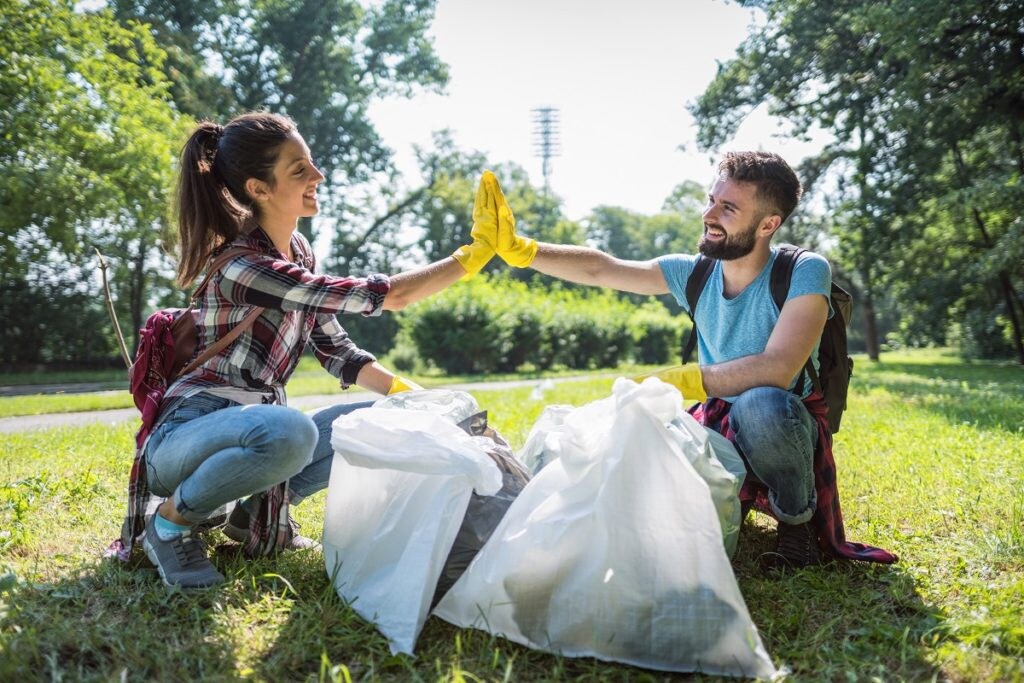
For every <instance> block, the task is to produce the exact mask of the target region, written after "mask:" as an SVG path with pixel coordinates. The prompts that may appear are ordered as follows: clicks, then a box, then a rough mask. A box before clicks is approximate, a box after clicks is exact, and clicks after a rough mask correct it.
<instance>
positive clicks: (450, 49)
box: [370, 0, 818, 220]
mask: <svg viewBox="0 0 1024 683" xmlns="http://www.w3.org/2000/svg"><path fill="white" fill-rule="evenodd" d="M760 20H761V17H760V15H759V14H757V13H754V12H753V11H751V10H746V9H743V8H741V7H739V6H737V5H735V4H732V3H725V2H723V1H722V0H685V1H684V0H512V1H509V0H439V2H438V7H437V15H436V19H435V21H434V24H433V27H432V30H431V34H432V35H433V36H434V38H435V42H434V45H435V48H436V50H437V52H438V54H439V55H440V57H441V59H442V60H444V61H445V62H446V63H447V64H448V67H449V74H450V77H451V80H450V83H449V85H448V88H447V93H446V94H445V95H433V94H431V95H419V96H417V97H415V98H413V99H412V100H398V99H394V100H387V101H384V102H381V103H378V104H376V105H374V106H373V107H372V108H371V112H370V113H371V117H372V118H373V120H374V122H375V123H376V125H377V127H378V130H379V131H380V133H381V135H382V136H383V138H384V140H385V142H386V143H387V144H388V145H389V146H390V147H392V148H393V149H394V150H395V152H396V161H397V162H398V166H399V168H400V169H401V170H402V172H403V173H405V174H406V175H407V176H408V177H409V178H410V179H415V178H418V173H417V167H416V163H415V159H414V157H413V151H412V145H413V144H419V145H421V146H425V147H429V145H430V134H431V132H432V131H435V130H440V129H442V128H450V129H452V131H453V133H454V137H455V142H456V144H457V145H458V146H459V147H460V148H463V149H467V150H479V151H482V152H484V153H486V154H487V156H488V158H489V159H490V160H491V161H492V162H506V161H512V162H515V163H517V164H519V165H520V166H523V167H524V168H526V169H527V171H528V172H529V174H530V180H531V182H532V183H533V184H534V185H536V186H538V187H540V186H541V185H542V183H543V177H542V175H541V160H540V158H539V157H535V156H533V137H532V133H531V131H532V128H533V124H532V114H531V110H532V109H534V108H536V107H540V106H552V107H557V108H559V109H560V110H561V112H560V119H561V123H560V131H559V132H560V135H559V140H560V146H561V156H558V157H556V158H554V159H553V161H552V172H551V188H552V190H553V192H554V193H555V194H557V195H558V196H560V197H561V198H562V199H563V200H564V207H565V210H566V214H567V215H568V217H569V218H572V219H575V220H579V219H581V218H583V217H584V216H586V215H587V214H588V213H589V211H590V210H591V209H592V208H593V207H595V206H598V205H602V204H605V205H614V206H622V207H625V208H628V209H631V210H634V211H638V212H641V213H645V214H654V213H657V212H658V211H659V210H660V209H661V205H662V202H663V201H664V200H665V198H666V197H667V196H668V195H669V193H670V192H671V191H672V188H673V187H675V186H676V185H677V184H678V183H680V182H682V181H683V180H686V179H691V180H696V181H698V182H700V183H701V184H702V185H703V184H706V183H709V182H710V180H711V176H712V173H713V168H714V163H713V162H714V160H715V159H716V158H717V156H718V155H717V154H715V155H713V156H714V157H715V159H713V158H711V157H709V155H707V154H702V153H700V152H698V150H697V146H696V142H695V140H696V136H695V129H694V124H693V119H692V118H691V117H690V115H689V114H688V113H687V111H686V103H687V102H689V101H692V100H693V99H695V98H696V97H697V96H699V95H700V94H701V93H702V92H703V91H704V89H705V87H706V86H707V84H708V83H710V81H711V79H712V78H713V77H714V75H715V70H716V65H717V62H718V61H726V60H728V59H730V58H731V57H732V56H733V54H734V51H735V49H736V47H737V46H738V45H739V44H740V42H742V41H743V39H744V38H745V37H746V35H747V33H748V29H749V27H750V26H751V25H752V23H753V22H756V21H760ZM779 130H780V128H779V126H778V125H777V124H776V123H773V122H771V121H770V120H769V119H768V117H767V115H764V114H762V113H761V112H760V111H758V112H755V114H754V115H753V116H751V117H750V118H748V120H747V121H746V122H745V123H744V124H743V126H742V127H741V128H740V130H739V132H738V134H737V136H736V137H735V138H734V140H732V141H731V142H730V143H729V144H727V145H726V146H725V148H724V150H727V149H766V150H772V151H777V152H779V153H780V154H782V155H783V156H784V157H786V159H787V161H789V162H790V164H791V165H794V166H795V165H796V164H797V163H799V162H800V160H801V159H802V158H803V157H804V156H806V155H808V154H810V153H813V152H814V151H816V150H817V149H818V145H814V144H807V143H797V142H793V141H786V140H783V139H781V138H778V137H773V135H774V134H776V133H777V132H779ZM724 150H723V151H724Z"/></svg>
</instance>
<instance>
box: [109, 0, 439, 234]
mask: <svg viewBox="0 0 1024 683" xmlns="http://www.w3.org/2000/svg"><path fill="white" fill-rule="evenodd" d="M115 5H116V6H117V7H118V11H119V16H122V17H125V18H133V19H139V20H143V21H147V22H150V24H151V26H152V29H151V30H152V32H153V34H154V35H156V36H160V37H170V42H171V44H173V45H175V46H176V50H175V52H174V53H173V54H174V55H175V59H174V60H169V61H167V62H166V63H165V67H166V68H167V69H168V72H167V73H168V76H169V77H170V78H171V80H172V81H173V82H174V83H175V90H174V93H175V96H176V97H181V98H183V100H184V101H183V102H182V106H183V108H184V109H185V110H186V111H188V113H190V114H192V115H194V116H205V117H217V118H225V117H227V116H229V115H233V114H236V113H239V112H241V111H246V110H255V109H267V110H270V111H274V112H278V113H282V114H287V115H289V116H291V117H292V118H293V119H294V120H295V121H296V123H297V124H298V127H299V130H300V132H301V133H302V135H303V136H304V137H305V138H306V141H307V143H308V144H309V147H310V149H311V150H312V152H313V155H314V158H315V159H316V162H317V164H318V165H319V166H320V167H321V169H322V170H323V171H324V172H325V174H326V176H327V179H328V181H327V183H325V186H324V193H323V195H324V196H323V201H322V204H323V205H324V206H325V211H324V212H325V214H326V215H329V216H334V217H336V218H339V219H341V218H344V213H345V209H346V206H345V194H346V193H347V192H348V191H349V190H350V188H351V187H352V186H354V185H358V184H360V183H364V182H367V181H369V180H370V179H371V177H372V176H374V175H376V174H385V175H386V174H387V172H388V171H389V162H390V150H388V149H387V148H386V147H385V146H384V144H383V142H382V141H381V139H380V137H379V135H378V134H377V131H376V129H375V128H374V126H373V123H372V122H371V121H370V119H369V116H368V113H367V112H368V107H369V105H370V104H371V103H372V102H373V101H374V100H375V99H379V98H382V97H389V96H409V95H411V94H412V93H414V92H416V91H417V90H435V91H440V90H441V89H442V88H443V87H444V85H445V84H446V83H447V80H448V74H447V69H446V67H445V65H444V64H443V63H442V62H441V61H440V59H438V57H437V55H436V53H435V52H434V49H433V45H432V43H431V40H430V38H429V36H428V35H427V33H426V31H427V28H428V27H429V25H430V22H431V21H432V19H433V16H434V0H383V1H382V2H379V3H373V4H372V6H370V8H369V9H364V8H363V6H362V5H361V4H360V3H359V2H357V1H356V0H220V1H216V0H215V1H214V2H206V1H205V0H204V1H203V2H199V1H198V0H174V1H173V2H171V3H158V2H152V1H151V0H139V1H129V0H118V1H117V2H115ZM200 61H201V62H205V64H208V65H213V66H203V67H202V68H199V67H198V66H197V62H200ZM217 83H220V85H219V86H218V85H217ZM176 101H177V100H176ZM299 227H300V230H301V231H302V232H303V233H304V234H305V235H306V236H307V237H308V238H310V239H313V237H314V236H313V234H312V223H311V221H308V220H304V221H301V222H300V226H299Z"/></svg>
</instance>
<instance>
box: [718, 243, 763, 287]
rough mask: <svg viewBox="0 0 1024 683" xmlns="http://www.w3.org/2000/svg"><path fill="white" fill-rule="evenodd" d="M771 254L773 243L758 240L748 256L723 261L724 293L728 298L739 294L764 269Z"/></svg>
mask: <svg viewBox="0 0 1024 683" xmlns="http://www.w3.org/2000/svg"><path fill="white" fill-rule="evenodd" d="M770 255H771V243H770V242H768V241H767V240H765V241H764V242H758V243H757V245H756V246H755V247H754V250H753V251H751V252H750V253H749V254H747V255H746V256H743V257H740V258H738V259H732V260H729V261H722V294H723V295H724V296H725V298H727V299H733V298H735V297H737V296H739V295H740V294H741V293H742V292H743V290H744V289H746V288H747V287H748V286H749V285H750V283H751V282H753V281H754V280H756V279H757V276H758V275H760V274H761V271H763V270H764V267H765V264H766V263H768V257H769V256H770Z"/></svg>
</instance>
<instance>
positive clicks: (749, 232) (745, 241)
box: [697, 218, 761, 261]
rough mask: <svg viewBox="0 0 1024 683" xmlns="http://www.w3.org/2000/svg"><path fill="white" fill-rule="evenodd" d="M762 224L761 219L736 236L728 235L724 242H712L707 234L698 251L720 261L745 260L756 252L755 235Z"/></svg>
mask: <svg viewBox="0 0 1024 683" xmlns="http://www.w3.org/2000/svg"><path fill="white" fill-rule="evenodd" d="M760 222H761V219H760V218H759V219H757V220H756V221H754V222H753V223H751V224H750V227H749V228H747V229H746V230H744V231H743V232H741V233H738V234H736V235H729V234H726V236H725V239H724V240H719V241H714V242H711V241H709V240H708V239H707V234H706V233H705V234H704V235H701V238H700V241H699V242H698V243H697V249H698V250H699V251H700V253H701V254H703V255H704V256H707V257H708V258H714V259H719V260H720V261H732V260H734V259H738V258H743V257H744V256H746V255H747V254H749V253H750V252H752V251H754V245H755V244H757V239H756V238H755V236H754V235H755V233H756V232H757V226H758V224H759V223H760Z"/></svg>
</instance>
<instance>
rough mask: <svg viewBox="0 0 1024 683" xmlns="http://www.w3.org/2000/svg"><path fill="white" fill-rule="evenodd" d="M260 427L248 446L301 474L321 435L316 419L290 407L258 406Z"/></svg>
mask: <svg viewBox="0 0 1024 683" xmlns="http://www.w3.org/2000/svg"><path fill="white" fill-rule="evenodd" d="M255 408H259V411H258V412H259V417H260V419H259V420H258V421H257V424H256V425H255V426H254V428H253V430H252V431H250V433H249V438H248V439H247V441H248V442H249V443H248V444H247V445H248V447H250V448H252V449H253V450H254V451H258V452H263V453H266V454H268V455H271V456H273V457H274V459H275V460H279V461H280V463H281V465H285V464H286V463H287V464H289V465H290V466H291V467H290V468H289V469H295V470H296V471H298V470H299V469H302V468H303V467H305V466H306V464H308V463H309V461H310V458H311V457H312V455H313V448H314V447H315V446H316V442H317V438H318V437H319V432H318V430H317V427H316V425H315V424H314V423H313V420H312V419H311V418H310V417H309V416H308V415H305V414H304V413H302V412H300V411H298V410H296V409H294V408H289V407H287V406H258V407H255Z"/></svg>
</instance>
